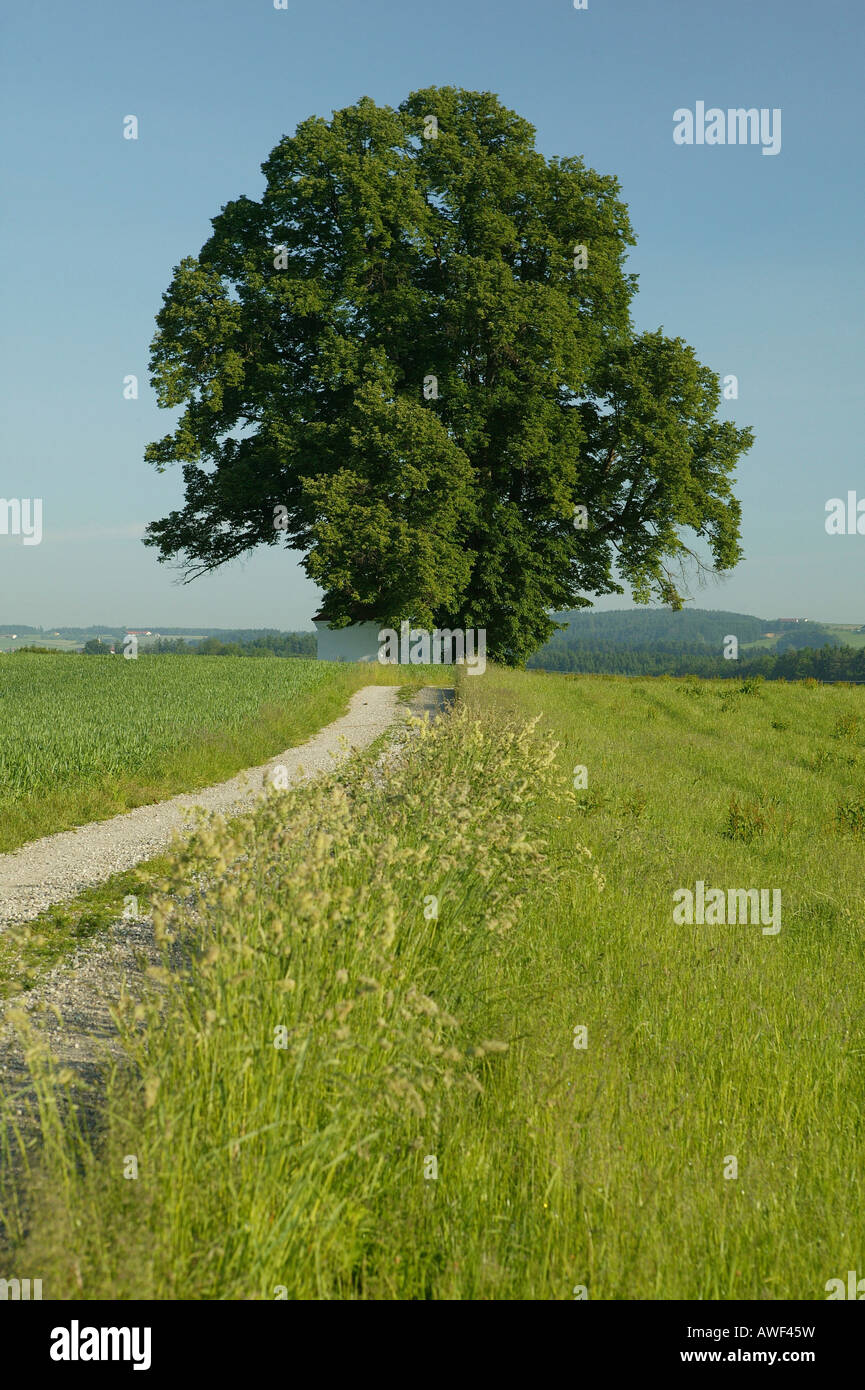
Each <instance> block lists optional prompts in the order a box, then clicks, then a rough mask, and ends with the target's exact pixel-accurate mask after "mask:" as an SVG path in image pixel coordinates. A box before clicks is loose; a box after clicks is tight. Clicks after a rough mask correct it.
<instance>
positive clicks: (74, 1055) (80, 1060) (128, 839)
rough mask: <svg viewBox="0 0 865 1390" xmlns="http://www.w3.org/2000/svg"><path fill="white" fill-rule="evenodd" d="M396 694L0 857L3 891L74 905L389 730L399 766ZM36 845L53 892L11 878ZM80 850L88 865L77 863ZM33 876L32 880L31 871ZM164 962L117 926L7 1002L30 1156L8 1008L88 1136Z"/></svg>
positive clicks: (147, 936) (386, 754)
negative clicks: (211, 815) (202, 783)
mask: <svg viewBox="0 0 865 1390" xmlns="http://www.w3.org/2000/svg"><path fill="white" fill-rule="evenodd" d="M397 695H398V691H397V688H396V687H395V686H367V687H366V688H365V689H363V690H360V691H358V692H357V694H356V695H354V696H353V697H352V701H351V704H350V707H349V712H348V714H347V715H345V716H344V717H343V718H342V719H337V720H336V721H335V722H334V723H333V724H330V725H328V727H327V728H325V729H322V730H320V731H319V733H317V734H316V735H315V736H314V737H313V738H311V739H310V740H309V742H308V743H306V744H304V745H303V746H302V747H300V748H292V749H291V750H289V752H287V753H284V754H282V755H281V756H280V757H278V758H273V759H271V761H270V762H269V763H266V764H265V765H264V766H263V767H260V768H254V769H253V770H252V772H250V773H248V774H241V775H240V776H239V777H235V778H232V779H231V781H229V782H223V783H221V784H220V785H219V786H216V787H210V788H208V789H207V791H205V792H200V793H195V794H194V797H190V795H189V794H187V795H185V796H178V797H173V798H172V799H171V800H170V801H164V802H160V803H158V804H157V805H155V806H146V807H140V808H138V809H137V810H135V811H130V812H128V813H127V814H126V815H122V816H116V817H114V818H113V819H112V820H109V821H103V822H100V823H98V824H94V825H88V826H82V827H81V829H79V830H77V831H71V832H63V833H62V834H60V835H49V836H47V837H46V838H45V839H43V840H39V841H36V842H34V844H33V845H28V846H26V847H25V849H24V850H19V851H17V852H16V853H15V854H9V855H4V856H2V857H0V871H2V872H3V873H4V875H6V877H4V879H3V880H2V882H3V883H4V885H5V884H6V883H9V882H10V881H11V882H12V883H13V885H15V886H17V887H18V888H20V891H21V892H22V894H23V892H24V891H25V889H27V888H28V887H29V889H30V891H32V892H34V893H37V894H38V891H39V890H41V889H45V890H47V891H48V892H50V893H53V894H56V895H57V896H49V897H47V898H46V899H45V900H44V901H45V902H46V903H47V902H50V901H60V900H61V896H62V897H63V898H68V897H71V896H73V895H74V893H75V892H76V891H78V889H77V888H76V887H75V886H74V885H75V884H80V885H81V886H82V887H86V886H87V885H88V884H91V883H94V882H99V881H100V880H102V879H104V878H106V877H108V875H109V874H110V873H113V872H116V871H117V870H118V869H121V868H125V867H128V866H130V865H132V864H134V863H137V862H138V861H139V860H141V859H144V858H147V857H149V856H150V855H151V854H152V853H153V852H154V849H158V848H160V847H161V846H162V845H163V844H165V843H168V842H170V840H171V835H172V833H173V830H174V829H175V828H180V829H182V828H183V825H184V824H185V823H186V821H185V820H184V814H185V815H186V818H187V820H188V816H189V813H188V811H186V808H187V807H188V806H189V805H190V801H191V800H192V801H194V804H196V805H206V806H207V807H208V809H210V810H214V811H222V812H225V811H229V810H230V811H234V812H235V813H236V812H238V811H240V810H242V809H243V808H244V807H248V806H249V805H250V803H251V802H253V801H254V800H255V799H256V797H257V796H260V795H261V793H262V790H263V787H264V783H265V779H266V778H267V777H268V776H269V775H270V774H271V773H272V769H273V768H274V767H276V766H277V765H279V764H282V765H283V766H285V767H286V768H287V769H289V780H290V781H292V782H297V781H302V780H306V779H307V778H310V777H313V776H315V775H316V774H318V773H321V772H324V771H328V770H330V768H331V767H332V766H333V765H334V758H336V760H337V761H339V760H341V759H342V758H343V757H345V756H346V755H347V754H348V753H349V752H350V751H352V750H353V749H360V748H364V747H367V746H368V745H369V744H370V743H372V742H373V740H374V739H375V738H377V737H378V736H379V735H380V734H382V733H384V732H385V731H386V730H387V729H388V728H389V727H390V726H391V725H395V726H396V727H395V729H394V735H395V736H394V739H393V740H392V742H390V743H389V744H388V745H387V746H386V748H385V749H384V750H383V753H382V758H383V759H390V758H393V757H399V756H400V755H401V752H402V750H403V749H404V748H405V746H406V739H405V738H404V737H401V738H400V737H396V734H397V731H398V730H399V729H402V730H403V731H404V729H405V726H404V724H402V723H401V722H398V721H397V714H398V713H399V712H401V710H402V707H400V706H399V705H398V702H397ZM453 701H454V691H453V690H439V689H438V688H437V687H434V686H425V687H424V688H423V689H421V690H420V691H418V693H417V694H416V695H415V696H414V697H413V698H412V700H411V702H410V704H409V706H408V708H407V709H405V710H404V711H403V712H404V713H405V714H411V715H413V716H415V717H416V718H425V717H428V718H429V719H431V720H434V719H437V718H439V717H440V716H442V715H444V714H446V713H447V712H448V711H449V709H450V708H451V706H452V704H453ZM380 761H381V760H380ZM373 772H374V769H373ZM247 779H248V780H247ZM169 808H170V816H169V817H167V818H165V819H163V817H162V815H161V813H162V812H164V811H166V810H167V809H169ZM143 815H146V816H148V817H149V819H148V820H147V822H146V823H145V826H144V827H142V826H141V824H140V822H141V819H142V816H143ZM178 817H179V819H178ZM118 832H119V833H118ZM96 835H100V836H105V835H107V836H108V840H107V848H106V846H102V847H101V848H100V843H98V842H97V841H96V839H95V836H96ZM156 837H161V838H156ZM58 843H60V844H62V857H61V856H57V857H54V851H55V848H56V846H57V845H58ZM37 846H41V847H43V848H41V849H40V850H39V855H40V856H41V857H38V858H37V859H36V860H31V861H30V863H31V864H32V865H34V866H36V867H37V868H39V869H44V870H45V874H46V882H45V884H39V885H36V886H35V887H34V886H31V885H25V884H17V885H16V884H15V878H14V873H15V872H16V871H10V870H9V868H8V865H9V864H10V863H13V862H15V861H17V863H18V864H19V865H20V864H21V863H22V862H23V861H24V860H25V858H26V851H29V850H34V849H36V848H37ZM73 846H74V847H75V850H76V851H77V852H78V853H80V854H82V855H83V858H80V859H76V857H75V854H74V853H73V850H72V847H73ZM106 854H110V855H111V856H113V861H112V862H111V863H109V862H108V861H107V860H106V857H105V856H106ZM121 856H123V857H121ZM49 862H50V864H51V865H52V869H51V872H52V873H53V878H52V880H51V883H50V885H49V883H48V881H47V874H48V872H49V868H48V866H49ZM30 872H31V873H33V868H31V870H30ZM21 877H23V875H21ZM18 901H19V903H20V904H21V906H22V908H23V909H24V910H26V908H27V907H32V905H33V903H34V902H36V901H38V896H37V897H34V898H30V899H27V898H24V897H23V896H22V897H21V898H20V899H18ZM36 910H37V911H38V910H39V909H38V908H37V909H36ZM28 915H33V914H32V912H31V913H29V914H28ZM7 920H9V921H11V920H13V919H12V918H8V919H7ZM160 960H161V953H160V951H159V949H158V948H157V946H156V942H155V939H154V935H153V926H152V923H151V922H150V921H149V920H148V919H146V918H145V919H142V920H139V921H135V920H128V919H126V918H118V919H117V920H116V921H114V922H112V923H111V924H110V925H109V926H108V927H107V928H106V929H105V930H104V931H103V932H101V933H100V935H99V937H98V939H94V940H92V941H89V942H87V943H86V944H84V945H82V946H81V947H80V948H79V949H77V950H75V951H72V952H71V953H70V954H69V955H67V956H65V957H64V959H63V960H62V961H60V962H58V964H57V965H56V966H54V968H53V969H52V970H50V971H48V972H47V973H46V975H45V977H44V978H43V979H42V980H41V981H40V982H39V983H38V984H37V985H36V986H35V988H33V989H32V990H28V991H27V992H26V993H24V994H21V995H17V996H15V997H14V998H13V999H11V1000H10V1001H9V1004H8V1005H4V1004H2V1003H0V1089H2V1091H3V1092H4V1093H5V1095H6V1096H7V1098H9V1099H12V1104H13V1109H14V1110H15V1111H16V1112H17V1123H18V1125H19V1126H20V1131H21V1133H22V1135H23V1137H24V1140H25V1143H26V1144H27V1145H28V1147H29V1146H30V1145H32V1144H34V1143H36V1142H38V1133H39V1124H38V1119H37V1116H36V1114H35V1112H34V1110H33V1094H32V1084H31V1082H30V1079H29V1074H28V1070H27V1067H26V1064H25V1061H24V1056H23V1051H22V1046H21V1041H20V1038H19V1036H18V1034H17V1031H16V1029H14V1028H13V1027H11V1025H10V1024H9V1023H8V1022H7V1021H6V1020H5V1017H4V1015H5V1013H6V1009H7V1007H10V1006H14V1007H15V1008H17V1009H22V1008H23V1009H24V1011H25V1013H26V1014H27V1015H28V1016H29V1020H30V1023H31V1025H32V1026H33V1027H34V1029H35V1030H36V1031H37V1033H38V1034H39V1035H41V1037H42V1039H43V1040H44V1042H46V1043H47V1045H48V1048H49V1052H50V1054H51V1056H52V1058H53V1060H54V1062H55V1063H58V1064H63V1065H65V1066H67V1067H69V1068H70V1069H71V1070H72V1072H73V1073H74V1075H75V1078H76V1081H75V1084H74V1086H73V1088H72V1098H73V1103H74V1104H75V1105H76V1107H77V1109H78V1114H79V1119H80V1120H81V1121H82V1123H83V1124H84V1125H85V1127H86V1128H91V1127H92V1126H94V1125H97V1124H98V1122H99V1109H100V1103H101V1095H102V1091H103V1087H104V1077H105V1069H106V1067H107V1066H108V1065H110V1063H111V1061H112V1060H114V1061H121V1060H122V1052H121V1049H120V1045H119V1038H118V1036H117V1029H116V1026H115V1024H114V1021H113V1019H112V1017H111V1007H112V1004H113V1002H114V1001H115V1000H116V999H117V998H118V997H119V995H120V993H121V990H124V989H125V990H126V991H127V992H129V993H131V994H132V995H135V994H136V993H137V982H138V981H140V980H141V979H142V978H143V971H144V970H145V969H146V968H147V966H148V965H155V964H158V963H159V962H160ZM13 1098H14V1099H13ZM15 1166H17V1163H16V1165H15ZM3 1248H4V1232H3V1228H2V1222H0V1254H2V1253H3Z"/></svg>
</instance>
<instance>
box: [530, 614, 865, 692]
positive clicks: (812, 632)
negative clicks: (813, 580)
mask: <svg viewBox="0 0 865 1390" xmlns="http://www.w3.org/2000/svg"><path fill="white" fill-rule="evenodd" d="M556 620H557V621H558V622H567V623H568V627H567V628H566V629H565V630H564V631H560V632H557V633H556V634H555V635H554V636H553V637H552V638H551V639H550V641H549V642H548V643H547V644H546V645H545V646H544V647H541V648H540V650H539V651H537V652H535V653H534V655H533V656H531V657H530V658H529V661H528V665H529V667H530V668H534V669H536V670H544V671H572V672H575V673H581V674H586V675H589V674H598V675H602V674H607V675H622V676H662V675H669V676H689V675H693V676H713V677H728V678H733V679H735V678H737V677H742V676H756V675H759V676H763V677H765V678H766V679H767V680H804V679H806V678H807V677H809V676H810V677H813V678H814V679H816V680H822V681H841V680H865V648H860V647H851V646H844V645H843V644H842V642H841V640H840V638H839V637H838V636H837V635H836V634H835V633H833V632H829V631H828V630H827V629H826V628H825V627H821V625H820V624H819V623H810V622H801V623H791V622H788V621H785V620H784V619H780V618H776V619H766V618H755V617H752V616H750V615H749V614H746V613H726V612H712V611H707V610H699V609H695V610H692V611H690V612H688V611H687V610H683V611H682V612H679V613H674V612H671V611H669V610H662V611H658V610H653V609H649V610H645V609H644V610H639V609H638V610H636V611H630V610H628V611H626V612H615V611H614V612H607V613H596V612H592V613H585V612H579V611H578V612H574V613H560V614H556ZM769 633H774V634H778V636H777V640H775V639H774V638H773V641H774V646H773V647H772V648H770V649H766V648H760V647H757V648H751V649H750V650H748V649H747V644H748V643H752V642H758V641H760V639H761V638H764V637H765V636H766V635H767V634H769ZM731 636H733V637H736V638H737V640H738V643H739V656H738V659H735V660H732V659H728V658H725V656H724V644H725V641H726V639H727V638H729V637H731Z"/></svg>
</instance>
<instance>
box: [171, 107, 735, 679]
mask: <svg viewBox="0 0 865 1390" xmlns="http://www.w3.org/2000/svg"><path fill="white" fill-rule="evenodd" d="M534 141H535V132H534V130H533V128H532V126H531V125H530V124H529V123H528V122H527V121H525V120H524V119H522V117H520V116H519V115H517V114H516V113H514V112H513V111H510V110H508V109H507V108H506V107H504V106H503V105H502V104H501V103H500V102H499V101H498V99H497V98H496V97H495V96H494V95H493V94H491V93H479V92H468V91H462V90H458V89H455V88H451V87H442V88H429V89H427V90H424V91H420V92H415V93H413V94H412V95H411V96H409V97H408V98H407V99H406V100H405V101H404V102H403V103H402V105H401V106H400V107H399V108H398V109H397V110H394V109H392V108H390V107H383V106H378V105H376V104H375V103H374V102H373V101H371V100H370V99H369V98H367V97H364V98H363V99H362V100H361V101H359V102H358V103H357V104H356V105H354V106H350V107H347V108H345V109H344V110H341V111H337V112H335V113H334V114H333V116H332V119H331V120H330V121H326V120H324V119H321V118H318V117H313V118H310V119H309V120H306V121H304V122H302V123H301V124H300V125H299V126H298V128H297V131H296V132H295V134H294V135H291V136H285V137H284V138H283V139H282V140H281V141H280V142H279V144H278V145H277V146H276V148H275V149H274V150H273V152H272V153H271V155H270V157H269V159H268V160H267V161H266V162H265V164H264V165H263V166H262V172H263V174H264V176H265V180H266V187H265V190H264V192H263V194H262V196H261V198H260V199H258V200H255V199H251V198H248V197H240V198H238V199H236V200H235V201H233V202H229V203H227V204H226V205H225V206H224V207H223V209H222V211H221V212H220V213H219V215H218V216H217V217H215V218H214V219H213V222H212V226H213V234H212V236H211V237H210V238H209V240H208V241H207V242H206V243H205V245H204V246H203V247H202V248H201V251H200V252H199V254H198V256H197V257H191V256H190V257H187V258H185V259H184V260H182V261H181V262H180V264H179V265H178V266H177V267H176V268H175V271H174V275H173V279H172V282H171V285H170V287H169V289H168V291H167V292H166V294H165V295H164V296H163V301H164V302H163V307H162V309H161V311H160V312H159V314H158V317H157V333H156V336H155V338H154V342H153V350H152V356H151V370H152V377H151V380H152V384H153V385H154V387H155V389H156V392H157V398H158V400H159V403H160V404H161V405H162V406H165V407H175V408H176V407H181V408H182V409H181V413H180V417H179V420H178V423H177V425H176V428H175V429H174V431H173V432H172V433H170V434H168V435H166V436H165V437H164V438H163V439H161V440H158V441H156V442H154V443H152V444H150V445H149V446H148V448H147V457H148V458H149V459H150V460H151V461H152V462H153V463H154V464H155V465H156V467H157V468H158V469H160V470H162V469H164V468H166V467H167V466H168V465H169V464H172V463H179V464H180V465H181V466H182V469H183V476H184V483H185V501H184V505H183V506H182V508H180V509H179V510H177V511H173V512H171V513H170V514H169V515H168V516H167V517H165V518H164V519H163V520H161V521H156V522H154V523H152V524H151V526H150V527H149V528H148V533H147V536H146V538H145V544H148V545H151V546H155V547H157V549H158V552H159V558H160V560H162V561H173V562H175V563H178V564H180V565H181V567H182V568H183V571H184V573H185V576H186V578H187V579H193V578H195V577H196V576H197V575H200V574H202V573H205V572H206V571H208V570H212V569H214V568H216V567H218V566H220V565H222V564H224V563H226V562H227V561H230V560H232V559H234V558H235V557H237V556H240V555H242V554H244V553H245V552H247V551H249V550H250V549H252V548H253V547H255V546H257V545H260V544H267V545H280V544H281V545H285V546H287V547H289V548H292V549H295V550H299V551H301V552H302V553H303V555H304V560H303V564H304V566H305V568H306V570H307V573H308V574H309V575H310V576H311V577H312V578H313V579H314V580H315V581H316V582H317V583H318V584H320V585H321V587H322V589H323V590H324V600H323V604H322V608H323V611H324V613H325V614H326V615H327V616H328V617H330V619H331V620H332V621H334V622H335V623H337V624H338V625H341V624H345V623H348V622H352V621H357V620H363V619H370V618H373V619H378V620H380V621H382V622H383V623H385V624H386V625H388V626H390V625H393V624H395V623H396V622H398V621H399V620H400V619H401V618H404V617H411V618H412V619H413V620H414V621H415V622H417V623H419V624H422V625H437V626H441V627H485V628H486V629H487V649H488V652H489V654H490V656H491V657H495V658H497V659H499V660H503V661H508V662H516V663H521V662H523V661H525V659H526V657H527V656H528V655H529V653H531V652H532V651H533V650H535V649H536V648H537V647H538V646H539V645H540V644H541V643H543V642H544V641H546V639H547V638H548V637H549V635H550V634H551V632H552V631H554V630H555V622H554V620H553V619H552V618H551V616H550V613H551V611H552V610H557V609H558V610H561V609H565V608H576V607H582V606H585V605H587V604H588V603H589V602H590V601H591V600H590V597H589V596H591V595H595V594H604V593H613V592H616V593H621V592H623V588H622V585H621V584H620V583H619V582H618V580H617V578H616V577H615V569H616V568H617V569H618V572H619V575H620V576H621V577H622V579H624V580H625V581H626V582H627V583H628V584H629V585H630V586H631V588H632V591H633V593H634V596H635V598H637V599H638V601H644V600H647V599H649V598H651V597H653V596H654V597H660V598H661V599H662V600H663V601H665V602H668V603H670V604H672V605H673V606H674V607H675V606H678V605H679V604H680V603H681V601H682V594H681V587H682V584H683V583H684V580H683V579H682V578H681V577H680V576H681V574H682V569H681V562H682V561H683V560H687V559H688V557H692V558H693V559H694V560H695V562H696V563H698V564H701V565H703V566H708V567H709V568H711V569H713V570H717V571H721V570H725V569H728V568H730V567H732V566H733V565H735V564H736V562H737V561H738V559H739V558H740V557H741V550H740V546H739V516H740V508H739V504H738V502H737V501H736V499H735V497H734V495H733V493H732V490H731V475H732V473H733V471H734V469H735V465H736V462H737V460H738V458H739V456H740V455H741V454H742V452H743V451H744V450H746V449H747V448H748V447H749V446H750V444H751V442H752V435H751V431H750V430H749V429H737V428H736V427H735V426H734V425H733V424H732V423H730V422H719V421H718V420H717V419H716V418H715V416H716V411H717V408H718V405H719V401H720V387H719V382H718V378H717V376H716V375H715V374H714V373H713V372H712V371H710V370H708V369H707V368H706V367H703V366H701V365H700V363H699V362H698V361H697V359H696V357H695V355H694V353H693V351H692V349H691V348H690V347H688V346H687V344H685V343H684V342H683V341H682V340H681V339H679V338H668V337H665V336H664V334H663V332H662V331H661V330H659V331H657V332H654V333H642V334H637V333H636V332H635V331H634V328H633V325H632V322H631V318H630V312H629V310H630V303H631V300H632V298H633V295H634V293H635V290H636V279H635V277H634V276H633V275H630V274H628V273H627V272H626V270H625V258H626V254H627V248H628V247H629V246H630V245H632V244H633V243H634V236H633V233H632V230H631V226H630V222H629V218H628V212H627V208H626V206H625V204H624V203H623V202H622V201H621V200H620V198H619V185H618V182H617V181H616V179H615V178H612V177H610V176H603V175H600V174H597V173H595V172H594V171H593V170H592V169H590V168H587V167H586V165H585V164H584V162H583V160H582V159H580V158H576V157H567V158H546V157H545V156H544V155H542V154H541V153H540V152H539V151H538V150H537V149H536V148H535V143H534ZM581 508H584V509H585V510H584V511H579V510H578V509H581ZM277 517H278V522H276V524H275V518H277ZM688 529H690V531H691V532H693V533H694V535H695V536H696V537H700V538H702V541H703V543H704V544H703V550H704V552H705V554H704V555H702V556H698V552H697V551H696V550H695V549H694V547H693V544H690V545H686V541H685V539H684V537H683V531H687V530H688Z"/></svg>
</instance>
